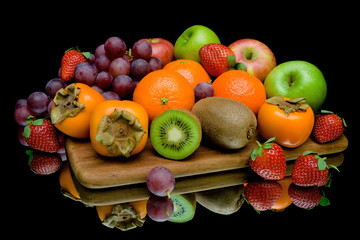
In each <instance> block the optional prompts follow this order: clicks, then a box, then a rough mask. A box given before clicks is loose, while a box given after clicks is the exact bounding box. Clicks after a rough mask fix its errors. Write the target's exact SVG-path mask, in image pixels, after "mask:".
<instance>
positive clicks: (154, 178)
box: [146, 166, 175, 197]
mask: <svg viewBox="0 0 360 240" xmlns="http://www.w3.org/2000/svg"><path fill="white" fill-rule="evenodd" d="M146 186H147V188H148V189H149V191H150V192H151V193H152V194H154V195H156V196H160V197H164V196H170V193H171V192H172V190H173V189H174V187H175V178H174V175H173V173H172V172H171V171H170V170H169V169H168V168H166V167H162V166H157V167H154V168H153V169H151V170H150V172H149V173H148V174H147V176H146Z"/></svg>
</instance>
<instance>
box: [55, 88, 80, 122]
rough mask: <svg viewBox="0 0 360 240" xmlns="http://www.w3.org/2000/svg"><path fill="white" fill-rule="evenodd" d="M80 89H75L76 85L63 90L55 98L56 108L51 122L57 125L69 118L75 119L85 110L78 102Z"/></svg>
mask: <svg viewBox="0 0 360 240" xmlns="http://www.w3.org/2000/svg"><path fill="white" fill-rule="evenodd" d="M80 91H81V90H80V88H75V83H73V84H70V85H69V86H68V87H67V88H65V89H64V88H61V89H60V90H59V91H57V93H56V95H55V97H54V100H53V101H54V108H53V109H52V110H51V122H52V123H53V124H57V123H60V122H62V121H63V120H65V119H66V118H67V117H75V116H76V115H77V114H78V113H79V112H80V111H81V110H83V109H84V108H85V105H84V104H81V103H79V102H78V101H77V99H78V97H79V94H80Z"/></svg>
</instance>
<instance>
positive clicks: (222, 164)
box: [65, 134, 348, 189]
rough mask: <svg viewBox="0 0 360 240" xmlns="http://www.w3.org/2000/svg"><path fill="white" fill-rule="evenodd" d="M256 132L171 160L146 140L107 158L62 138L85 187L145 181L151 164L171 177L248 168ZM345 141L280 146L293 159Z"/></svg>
mask: <svg viewBox="0 0 360 240" xmlns="http://www.w3.org/2000/svg"><path fill="white" fill-rule="evenodd" d="M258 139H259V137H258V134H256V135H255V136H253V138H252V140H251V141H250V142H249V143H248V144H247V145H246V146H245V147H244V148H242V149H239V150H231V151H230V150H223V149H219V148H214V147H210V146H207V145H201V146H200V147H199V148H198V149H197V150H196V151H195V152H194V153H193V154H192V155H190V156H189V157H188V158H186V159H184V160H181V161H175V160H169V159H165V158H163V157H161V156H160V155H158V154H157V153H156V152H155V150H154V149H153V147H152V145H151V142H150V140H149V141H148V143H147V145H146V147H145V149H144V150H143V151H142V152H141V153H139V154H137V155H135V156H131V157H130V158H123V157H116V158H109V157H103V156H100V155H98V154H97V153H96V152H95V151H94V150H93V148H92V146H91V143H90V142H89V140H88V139H86V140H79V139H74V138H67V139H66V142H65V144H66V150H67V154H68V158H69V162H70V164H71V168H72V170H73V173H74V175H75V177H76V179H77V180H78V181H79V183H80V184H81V185H83V186H85V187H87V188H93V189H96V188H108V187H115V186H123V185H130V184H136V183H143V182H145V178H146V175H147V173H148V172H149V171H150V170H151V169H152V168H153V167H155V166H164V167H167V168H169V169H170V170H171V171H172V172H173V174H174V176H175V178H178V177H186V176H194V175H199V174H205V173H213V172H221V171H227V170H232V169H239V168H245V167H248V166H249V165H248V159H249V156H250V153H251V151H252V150H253V149H254V148H255V147H256V146H257V144H256V140H258ZM347 146H348V140H347V138H346V137H345V136H344V135H343V136H341V137H340V138H338V139H337V140H335V141H333V142H330V143H326V144H318V143H316V142H314V141H313V140H312V139H311V138H309V139H308V140H307V141H306V142H305V143H304V144H302V145H301V146H299V147H297V148H294V149H290V148H284V152H285V157H286V160H294V159H296V158H297V157H298V156H299V155H300V154H302V153H303V152H304V151H308V150H311V151H314V152H317V153H318V154H319V155H325V154H332V153H338V152H342V151H344V150H345V149H346V148H347Z"/></svg>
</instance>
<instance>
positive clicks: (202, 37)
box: [174, 25, 220, 63]
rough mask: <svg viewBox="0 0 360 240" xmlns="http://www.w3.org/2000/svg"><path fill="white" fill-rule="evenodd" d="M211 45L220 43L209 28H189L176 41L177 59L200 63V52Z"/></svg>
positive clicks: (200, 26) (195, 26)
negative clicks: (203, 47) (202, 48)
mask: <svg viewBox="0 0 360 240" xmlns="http://www.w3.org/2000/svg"><path fill="white" fill-rule="evenodd" d="M209 43H220V40H219V38H218V36H217V35H216V34H215V33H214V32H213V31H212V30H211V29H210V28H208V27H205V26H202V25H194V26H191V27H189V28H187V29H186V30H185V31H184V32H183V33H182V34H181V35H180V37H179V38H178V39H177V40H176V42H175V46H174V55H175V58H176V59H190V60H194V61H197V62H199V63H200V57H199V50H200V48H201V47H202V46H204V45H206V44H209Z"/></svg>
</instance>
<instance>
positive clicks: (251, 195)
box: [244, 180, 282, 211]
mask: <svg viewBox="0 0 360 240" xmlns="http://www.w3.org/2000/svg"><path fill="white" fill-rule="evenodd" d="M244 191H245V198H246V200H247V202H248V203H249V204H251V206H253V208H254V209H255V210H257V211H265V210H268V209H270V208H271V207H272V206H273V205H274V204H275V202H276V201H277V200H278V199H279V197H280V194H281V191H282V187H281V185H280V183H278V182H276V181H272V180H261V181H254V182H249V183H248V184H247V185H246V186H245V190H244Z"/></svg>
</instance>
